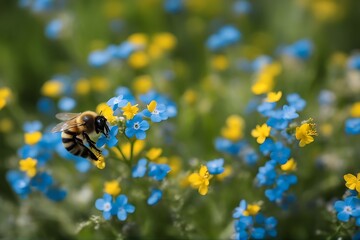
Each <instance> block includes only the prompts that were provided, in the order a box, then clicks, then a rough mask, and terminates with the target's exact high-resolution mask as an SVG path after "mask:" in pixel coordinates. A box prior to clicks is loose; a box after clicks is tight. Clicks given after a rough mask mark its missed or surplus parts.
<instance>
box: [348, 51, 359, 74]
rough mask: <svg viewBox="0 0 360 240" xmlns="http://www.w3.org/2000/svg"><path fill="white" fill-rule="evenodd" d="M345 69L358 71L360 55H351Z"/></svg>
mask: <svg viewBox="0 0 360 240" xmlns="http://www.w3.org/2000/svg"><path fill="white" fill-rule="evenodd" d="M347 67H348V68H349V69H353V70H360V54H359V53H355V54H353V55H352V56H351V57H350V58H349V59H348V61H347Z"/></svg>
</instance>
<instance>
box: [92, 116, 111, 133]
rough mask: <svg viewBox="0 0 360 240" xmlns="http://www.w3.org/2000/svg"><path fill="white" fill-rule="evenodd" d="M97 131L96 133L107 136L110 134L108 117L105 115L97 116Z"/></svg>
mask: <svg viewBox="0 0 360 240" xmlns="http://www.w3.org/2000/svg"><path fill="white" fill-rule="evenodd" d="M95 131H96V133H102V134H104V135H105V137H108V136H109V132H110V130H109V127H108V125H107V119H106V118H105V117H104V116H97V117H96V118H95Z"/></svg>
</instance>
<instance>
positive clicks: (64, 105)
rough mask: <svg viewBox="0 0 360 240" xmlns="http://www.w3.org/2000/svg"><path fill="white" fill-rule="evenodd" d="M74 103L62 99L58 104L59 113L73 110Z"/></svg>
mask: <svg viewBox="0 0 360 240" xmlns="http://www.w3.org/2000/svg"><path fill="white" fill-rule="evenodd" d="M75 106H76V101H75V100H74V99H73V98H70V97H63V98H61V99H60V100H59V102H58V107H59V109H60V110H61V111H64V112H68V111H71V110H73V109H74V108H75Z"/></svg>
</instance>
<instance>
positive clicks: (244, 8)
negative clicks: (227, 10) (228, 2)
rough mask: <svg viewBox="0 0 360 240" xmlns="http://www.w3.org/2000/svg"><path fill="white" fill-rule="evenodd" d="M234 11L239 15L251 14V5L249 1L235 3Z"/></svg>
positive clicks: (241, 0)
mask: <svg viewBox="0 0 360 240" xmlns="http://www.w3.org/2000/svg"><path fill="white" fill-rule="evenodd" d="M232 9H233V11H234V12H235V13H236V14H239V15H245V14H248V13H250V12H251V4H250V3H249V2H248V1H243V0H239V1H236V2H234V4H233V7H232Z"/></svg>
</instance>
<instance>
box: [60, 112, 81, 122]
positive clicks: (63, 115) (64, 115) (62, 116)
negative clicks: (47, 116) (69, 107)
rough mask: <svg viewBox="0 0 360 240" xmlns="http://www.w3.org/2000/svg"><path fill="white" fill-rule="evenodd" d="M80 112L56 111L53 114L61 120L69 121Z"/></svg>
mask: <svg viewBox="0 0 360 240" xmlns="http://www.w3.org/2000/svg"><path fill="white" fill-rule="evenodd" d="M80 114H81V113H58V114H56V115H55V117H56V118H57V119H59V120H61V121H69V120H71V119H74V118H76V117H77V116H79V115H80Z"/></svg>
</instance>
